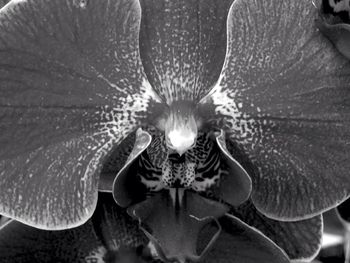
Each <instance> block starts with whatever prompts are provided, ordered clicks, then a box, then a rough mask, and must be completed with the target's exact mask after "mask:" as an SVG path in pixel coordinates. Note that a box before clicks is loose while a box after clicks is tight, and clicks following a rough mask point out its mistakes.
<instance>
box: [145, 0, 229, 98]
mask: <svg viewBox="0 0 350 263" xmlns="http://www.w3.org/2000/svg"><path fill="white" fill-rule="evenodd" d="M231 3H232V0H223V1H208V0H181V1H171V0H166V1H162V2H160V1H157V0H151V1H149V0H142V1H141V6H142V21H141V34H140V45H141V47H140V49H141V50H140V51H141V57H142V62H143V65H144V67H145V71H146V74H147V76H148V79H149V80H150V82H151V84H152V86H153V87H154V88H155V90H157V92H158V93H159V94H160V95H161V96H162V97H163V99H165V101H166V102H167V103H168V104H170V103H171V102H173V101H176V100H190V101H198V100H199V99H200V98H201V97H202V96H204V95H205V94H206V93H207V92H208V91H209V90H210V87H211V86H212V85H214V83H215V82H216V81H217V78H218V76H219V74H220V68H221V67H222V63H223V61H224V58H225V44H226V33H225V32H226V19H227V14H228V10H229V6H230V4H231Z"/></svg>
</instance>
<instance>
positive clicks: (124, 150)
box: [98, 132, 136, 193]
mask: <svg viewBox="0 0 350 263" xmlns="http://www.w3.org/2000/svg"><path fill="white" fill-rule="evenodd" d="M135 136H136V133H135V132H133V133H130V134H129V135H128V137H126V138H125V139H124V140H123V141H122V142H121V143H120V144H119V145H118V147H116V149H114V150H112V151H111V153H110V154H109V156H108V158H107V159H106V161H105V162H104V164H103V168H102V171H101V175H100V180H99V185H98V190H99V191H100V192H109V193H112V190H113V181H114V179H115V177H116V175H117V174H118V173H119V171H120V170H121V169H122V168H123V167H124V166H125V164H126V161H127V159H128V157H129V155H130V154H131V151H132V149H133V147H134V143H135Z"/></svg>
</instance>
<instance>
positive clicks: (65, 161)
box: [0, 0, 156, 229]
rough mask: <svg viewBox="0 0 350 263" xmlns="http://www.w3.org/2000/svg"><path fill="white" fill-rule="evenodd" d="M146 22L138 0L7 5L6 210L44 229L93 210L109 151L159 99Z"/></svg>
mask: <svg viewBox="0 0 350 263" xmlns="http://www.w3.org/2000/svg"><path fill="white" fill-rule="evenodd" d="M139 24H140V6H139V4H138V2H137V1H136V0H132V1H126V0H114V1H97V0H90V1H78V0H68V1H64V2H62V1H60V0H53V1H51V0H36V1H34V0H25V1H12V2H11V3H9V4H8V5H6V6H5V7H4V8H2V9H1V10H0V76H1V77H0V93H1V98H0V127H1V134H0V146H1V147H0V171H1V172H0V192H1V194H0V213H4V214H5V215H7V216H9V217H13V218H16V219H18V220H19V221H21V222H24V223H26V224H30V225H34V226H36V227H40V228H45V229H63V228H67V227H73V226H76V225H79V224H81V223H83V222H84V221H86V220H87V219H88V218H89V217H90V216H91V214H92V212H93V210H94V207H95V204H96V198H97V182H98V175H99V173H100V168H101V163H103V161H104V157H105V156H106V155H107V154H108V152H109V151H110V150H111V149H112V148H113V147H115V146H117V145H118V143H119V142H120V141H121V140H122V139H123V138H124V137H126V136H127V134H128V133H129V132H131V131H132V130H134V129H135V128H136V127H137V125H138V124H139V122H140V118H142V117H143V115H145V112H146V108H147V105H148V103H151V101H152V102H153V99H152V98H153V97H154V98H156V95H155V94H154V93H153V92H152V91H151V90H150V85H149V84H148V82H147V81H146V77H145V74H144V73H143V69H142V64H141V60H140V57H139V52H138V31H139ZM62 211H64V213H63V212H62Z"/></svg>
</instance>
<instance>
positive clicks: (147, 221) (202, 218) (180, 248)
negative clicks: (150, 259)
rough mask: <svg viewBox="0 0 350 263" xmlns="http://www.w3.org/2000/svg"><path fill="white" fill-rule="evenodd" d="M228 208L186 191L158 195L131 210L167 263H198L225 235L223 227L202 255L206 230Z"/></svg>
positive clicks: (213, 235) (132, 207)
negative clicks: (202, 238)
mask: <svg viewBox="0 0 350 263" xmlns="http://www.w3.org/2000/svg"><path fill="white" fill-rule="evenodd" d="M227 209H228V208H227V207H226V206H225V205H223V204H220V203H218V202H215V201H211V200H209V199H205V198H203V197H201V196H199V195H197V194H195V193H191V192H188V191H185V192H184V190H183V189H170V190H169V192H162V193H157V194H154V195H153V196H152V197H150V198H148V199H147V200H145V201H143V202H141V203H138V204H136V205H133V206H131V207H129V209H128V211H129V214H130V215H132V216H133V217H134V218H136V219H138V220H139V222H140V225H141V227H142V229H143V231H144V232H145V234H146V235H147V237H148V238H149V239H150V240H151V241H152V242H153V243H154V245H155V246H156V248H157V252H158V254H159V256H160V257H161V258H162V259H163V260H164V261H171V262H173V261H176V262H181V263H182V262H187V260H190V261H192V262H198V261H199V260H200V259H201V256H202V255H203V254H205V253H206V252H207V250H208V249H209V248H210V247H211V246H212V245H213V242H215V240H216V239H217V237H218V235H219V234H220V232H221V227H220V225H217V228H218V229H217V230H216V231H215V232H214V233H213V234H212V235H211V236H210V237H209V238H208V244H205V245H203V247H204V249H203V250H202V251H199V252H198V245H197V243H198V242H199V241H200V240H201V239H199V235H200V232H201V231H202V229H203V228H204V227H205V226H206V225H208V224H209V223H211V222H212V221H214V222H217V221H216V218H218V217H221V216H223V215H224V214H225V213H226V212H227Z"/></svg>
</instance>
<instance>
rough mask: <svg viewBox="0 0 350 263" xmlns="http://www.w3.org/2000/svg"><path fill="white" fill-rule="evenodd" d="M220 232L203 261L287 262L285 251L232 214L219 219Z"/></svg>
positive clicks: (228, 262)
mask: <svg viewBox="0 0 350 263" xmlns="http://www.w3.org/2000/svg"><path fill="white" fill-rule="evenodd" d="M220 224H221V226H222V229H223V231H222V234H221V235H220V237H219V238H218V240H217V241H216V242H215V245H214V247H213V248H212V250H210V252H209V253H208V255H207V257H205V259H204V260H203V262H205V263H211V262H218V263H240V262H244V263H255V262H259V263H284V262H285V263H287V262H290V261H289V259H288V257H287V256H286V255H285V253H284V252H283V251H282V250H281V249H280V248H279V247H278V246H276V245H275V244H274V243H273V242H272V241H271V240H270V239H268V238H266V237H265V236H264V235H262V234H261V233H260V232H259V231H257V230H256V229H254V228H252V227H250V226H248V225H247V224H245V223H243V222H242V221H241V220H239V219H237V218H236V217H234V216H225V217H223V218H221V219H220Z"/></svg>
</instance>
